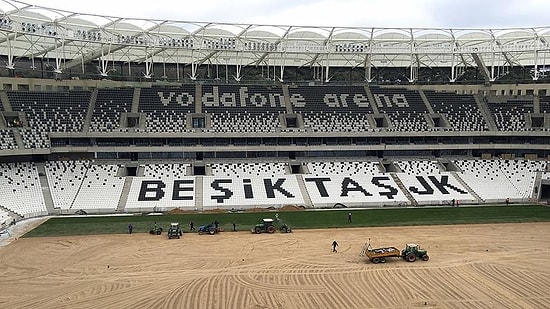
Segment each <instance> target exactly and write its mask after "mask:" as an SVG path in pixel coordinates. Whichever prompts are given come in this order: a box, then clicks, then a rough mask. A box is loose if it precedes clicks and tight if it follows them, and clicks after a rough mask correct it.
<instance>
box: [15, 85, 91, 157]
mask: <svg viewBox="0 0 550 309" xmlns="http://www.w3.org/2000/svg"><path fill="white" fill-rule="evenodd" d="M7 95H8V99H9V101H10V104H11V106H12V109H13V110H14V111H20V112H24V113H25V115H26V118H27V121H28V123H29V128H28V129H21V134H22V137H23V143H24V144H25V148H48V147H50V143H49V136H48V134H49V133H50V132H81V131H82V127H83V124H84V120H85V119H86V113H87V111H88V106H89V104H90V92H89V91H66V92H28V91H7Z"/></svg>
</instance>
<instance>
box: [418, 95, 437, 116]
mask: <svg viewBox="0 0 550 309" xmlns="http://www.w3.org/2000/svg"><path fill="white" fill-rule="evenodd" d="M418 94H419V95H420V97H421V98H422V101H424V105H426V109H427V110H428V112H429V113H430V114H436V112H434V109H433V108H432V105H431V104H430V100H428V98H427V97H426V94H425V93H424V91H422V90H418Z"/></svg>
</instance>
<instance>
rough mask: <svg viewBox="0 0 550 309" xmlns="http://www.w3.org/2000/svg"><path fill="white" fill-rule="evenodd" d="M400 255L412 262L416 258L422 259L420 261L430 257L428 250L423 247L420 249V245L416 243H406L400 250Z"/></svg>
mask: <svg viewBox="0 0 550 309" xmlns="http://www.w3.org/2000/svg"><path fill="white" fill-rule="evenodd" d="M401 256H402V257H403V258H404V259H405V260H406V261H408V262H414V261H416V260H417V259H422V261H427V260H429V259H430V256H428V251H427V250H425V249H420V246H418V245H417V244H407V246H406V247H405V249H403V250H402V251H401Z"/></svg>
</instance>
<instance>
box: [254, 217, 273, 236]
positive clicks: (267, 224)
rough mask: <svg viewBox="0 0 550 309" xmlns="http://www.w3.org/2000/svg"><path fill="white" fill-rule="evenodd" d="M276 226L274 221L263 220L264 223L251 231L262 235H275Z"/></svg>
mask: <svg viewBox="0 0 550 309" xmlns="http://www.w3.org/2000/svg"><path fill="white" fill-rule="evenodd" d="M275 230H276V228H275V226H274V225H273V219H270V218H268V219H262V222H260V223H258V224H256V225H255V226H254V227H253V228H252V230H250V231H251V232H252V233H255V234H260V233H269V234H273V233H275Z"/></svg>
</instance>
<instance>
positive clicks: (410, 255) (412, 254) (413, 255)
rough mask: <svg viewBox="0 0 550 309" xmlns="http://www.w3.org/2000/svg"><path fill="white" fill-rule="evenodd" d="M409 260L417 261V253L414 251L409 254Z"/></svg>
mask: <svg viewBox="0 0 550 309" xmlns="http://www.w3.org/2000/svg"><path fill="white" fill-rule="evenodd" d="M407 261H408V262H414V261H416V255H415V254H414V253H409V254H407Z"/></svg>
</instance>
